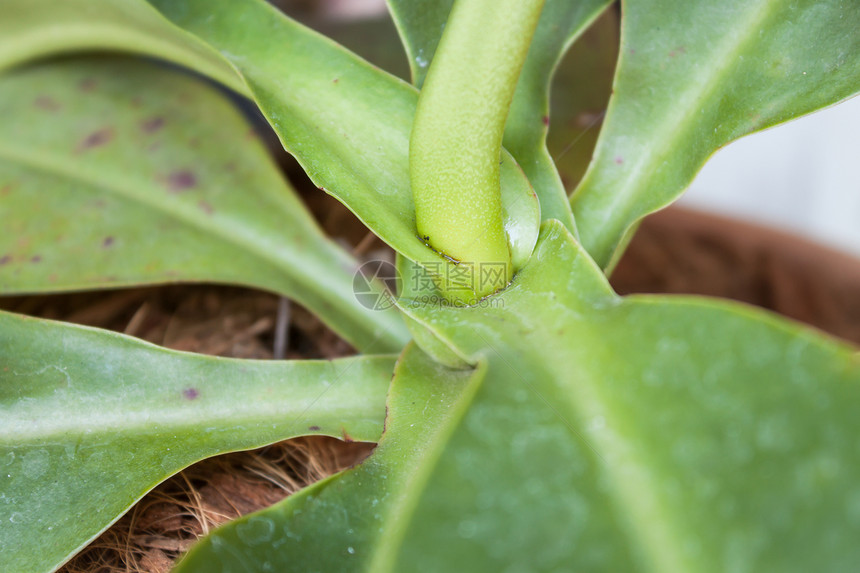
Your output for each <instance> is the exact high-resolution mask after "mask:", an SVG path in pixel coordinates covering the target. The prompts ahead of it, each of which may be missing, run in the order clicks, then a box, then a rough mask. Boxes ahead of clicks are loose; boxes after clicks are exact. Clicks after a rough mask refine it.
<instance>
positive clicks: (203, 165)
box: [0, 58, 408, 351]
mask: <svg viewBox="0 0 860 573" xmlns="http://www.w3.org/2000/svg"><path fill="white" fill-rule="evenodd" d="M0 116H2V117H3V118H4V120H3V122H0V221H2V225H3V230H4V232H3V233H2V234H0V292H2V293H5V294H10V293H25V292H48V291H61V290H70V289H86V288H104V287H117V286H124V285H132V284H142V283H148V284H151V283H162V282H176V281H215V282H226V283H238V284H245V285H250V286H255V287H259V288H264V289H268V290H271V291H275V292H279V293H282V294H285V295H287V296H290V297H292V298H295V299H296V300H297V301H298V302H300V303H301V304H303V305H305V306H307V307H308V308H309V309H310V310H312V311H313V312H315V313H317V314H318V315H319V316H320V317H321V318H322V319H323V320H325V321H326V322H327V323H328V324H329V325H331V326H332V327H333V328H334V329H335V330H336V331H337V332H339V333H340V334H342V335H343V336H344V337H345V338H346V339H347V340H349V341H350V342H352V343H353V344H355V345H356V346H357V347H359V348H365V349H367V350H368V351H391V350H395V351H396V350H399V349H400V348H402V347H403V345H404V344H405V341H406V340H408V333H407V332H406V329H405V328H404V326H403V324H402V321H401V320H400V317H398V316H396V314H395V313H394V312H393V311H391V312H380V311H371V310H368V309H366V308H364V307H363V306H361V305H360V304H359V303H358V302H357V301H356V299H355V295H354V294H353V292H352V281H353V274H354V272H355V269H356V268H357V263H356V262H355V260H354V259H352V258H351V257H350V256H348V255H347V254H346V253H344V252H343V251H342V250H341V249H340V248H339V247H337V246H336V245H334V244H333V243H331V242H330V241H329V240H328V239H327V238H326V237H325V236H324V235H323V233H322V232H321V231H320V230H319V228H318V227H317V226H316V224H315V223H314V222H313V219H312V217H311V216H310V214H309V213H308V212H307V210H306V209H305V208H304V206H303V205H302V203H301V202H300V201H299V199H298V198H297V197H296V196H295V194H294V193H293V192H292V190H291V189H290V188H289V187H288V185H287V183H286V182H285V181H284V179H283V178H282V176H281V175H280V173H279V171H278V168H277V166H276V165H275V164H274V163H273V162H272V161H271V160H270V159H269V158H268V156H267V154H266V151H265V150H264V148H263V146H262V145H261V144H260V143H259V142H258V141H256V138H255V136H254V135H253V132H252V131H251V129H250V127H249V126H248V124H247V123H246V122H245V120H244V119H243V118H242V117H241V116H240V114H239V113H238V112H237V111H236V110H235V109H234V108H233V106H232V105H231V104H230V103H229V101H227V100H226V99H225V98H224V96H222V95H221V94H219V93H218V92H217V91H215V90H213V89H212V88H211V87H210V86H207V85H206V84H204V83H201V82H200V81H199V80H197V79H194V78H191V77H188V76H186V75H183V74H180V73H178V72H176V71H171V70H167V69H164V68H160V67H158V66H155V65H153V64H151V63H146V62H143V61H140V60H130V59H118V58H117V59H74V60H62V61H59V62H55V63H49V64H43V65H39V66H36V67H32V68H25V69H20V70H17V71H14V72H12V73H8V74H6V75H5V76H3V77H0ZM213 118H217V121H213Z"/></svg>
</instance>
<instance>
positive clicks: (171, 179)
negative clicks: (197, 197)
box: [167, 171, 197, 193]
mask: <svg viewBox="0 0 860 573" xmlns="http://www.w3.org/2000/svg"><path fill="white" fill-rule="evenodd" d="M196 185H197V176H196V175H194V173H192V172H190V171H174V172H173V173H171V174H170V175H168V176H167V189H168V191H170V192H171V193H181V192H182V191H186V190H188V189H191V188H192V187H195V186H196Z"/></svg>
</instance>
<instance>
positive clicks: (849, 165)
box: [680, 97, 860, 256]
mask: <svg viewBox="0 0 860 573" xmlns="http://www.w3.org/2000/svg"><path fill="white" fill-rule="evenodd" d="M680 204H681V205H684V206H687V207H691V208H695V209H700V210H707V211H712V212H717V213H723V214H727V215H730V216H734V217H739V218H742V219H746V220H749V221H753V222H759V223H764V224H766V225H769V226H772V227H778V228H781V229H785V230H788V231H791V232H793V233H796V234H800V235H804V236H806V237H809V238H811V239H813V240H815V241H818V242H820V243H824V244H827V245H830V246H833V247H836V248H838V249H840V250H842V251H846V252H849V253H852V254H854V255H858V256H860V97H855V98H853V99H851V100H849V101H846V102H843V103H841V104H838V105H835V106H832V107H830V108H827V109H824V110H821V111H819V112H816V113H813V114H811V115H808V116H805V117H802V118H800V119H797V120H794V121H791V122H789V123H786V124H783V125H779V126H776V127H774V128H771V129H769V130H767V131H763V132H761V133H756V134H753V135H750V136H748V137H745V138H743V139H741V140H739V141H736V142H734V143H732V144H730V145H728V146H727V147H725V148H724V149H722V150H720V151H718V152H717V153H716V155H715V156H713V157H712V158H711V160H710V161H709V162H708V163H707V164H706V165H705V167H704V169H702V171H701V172H700V173H699V175H698V177H697V178H696V180H695V181H694V182H693V184H692V185H691V187H690V189H689V190H688V191H687V193H686V194H685V195H684V196H683V198H682V199H681V201H680Z"/></svg>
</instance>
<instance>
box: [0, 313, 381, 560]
mask: <svg viewBox="0 0 860 573" xmlns="http://www.w3.org/2000/svg"><path fill="white" fill-rule="evenodd" d="M393 368H394V358H393V357H381V356H380V357H360V358H345V359H340V360H334V361H253V360H235V359H225V358H214V357H204V356H198V355H192V354H185V353H180V352H174V351H169V350H165V349H162V348H158V347H155V346H152V345H150V344H147V343H144V342H140V341H138V340H135V339H132V338H129V337H125V336H122V335H119V334H114V333H109V332H105V331H100V330H96V329H91V328H84V327H79V326H71V325H64V324H60V323H52V322H48V321H43V320H36V319H33V318H27V317H24V316H17V315H13V314H8V313H0V500H2V503H0V523H2V524H3V526H2V527H0V545H2V547H3V551H0V570H2V571H10V572H11V571H15V572H16V573H29V572H43V571H46V570H53V568H55V567H58V566H59V565H60V564H61V563H62V562H63V561H65V560H66V559H68V558H69V557H70V556H71V555H72V554H73V553H74V552H75V551H76V550H77V549H79V548H80V547H82V546H83V545H84V544H86V543H87V542H88V541H89V540H91V539H92V538H93V537H94V536H96V535H97V534H98V533H99V532H101V531H102V530H104V529H105V528H106V527H107V526H108V525H109V524H110V523H112V522H113V521H114V520H115V519H117V518H118V517H119V516H120V515H121V514H122V513H124V512H125V511H126V510H127V509H128V508H129V507H130V506H131V505H132V504H133V503H134V502H135V501H136V500H138V499H139V498H140V497H141V496H142V495H143V494H144V493H146V492H147V491H148V490H149V489H151V488H152V487H154V486H155V485H157V484H158V483H159V482H160V481H162V480H163V479H165V478H167V477H168V476H170V475H172V474H174V473H176V472H177V471H179V470H180V469H182V468H184V467H185V466H187V465H189V464H191V463H193V462H195V461H198V460H200V459H203V458H206V457H209V456H212V455H215V454H220V453H224V452H228V451H234V450H239V449H247V448H254V447H259V446H262V445H265V444H268V443H271V442H274V441H278V440H282V439H286V438H289V437H293V436H298V435H307V434H323V435H329V436H336V437H344V436H349V437H350V438H351V439H353V440H361V441H373V440H376V439H378V437H379V435H380V433H381V431H382V424H383V419H384V415H385V395H386V390H387V388H388V383H389V379H390V376H391V371H392V369H393Z"/></svg>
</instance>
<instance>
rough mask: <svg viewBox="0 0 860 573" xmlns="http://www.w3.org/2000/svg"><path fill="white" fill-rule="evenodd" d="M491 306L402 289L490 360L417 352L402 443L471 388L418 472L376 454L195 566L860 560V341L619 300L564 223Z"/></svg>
mask: <svg viewBox="0 0 860 573" xmlns="http://www.w3.org/2000/svg"><path fill="white" fill-rule="evenodd" d="M484 303H485V304H482V305H480V306H476V307H470V308H446V307H441V308H440V307H439V306H432V307H425V306H423V305H422V304H421V303H420V302H416V303H415V304H410V303H409V301H405V300H404V301H401V304H402V305H403V306H404V308H406V309H408V310H409V311H410V312H411V313H412V315H413V316H414V317H415V318H416V319H417V320H419V321H421V322H423V323H424V324H425V325H426V326H427V327H428V328H429V329H431V330H432V331H433V332H435V333H436V334H437V335H438V336H440V337H443V338H445V339H446V340H447V341H448V342H450V343H451V344H452V345H454V346H456V347H457V348H458V349H459V350H460V351H461V352H462V353H463V354H464V355H465V356H467V357H468V358H469V359H470V360H471V361H473V362H475V363H477V364H479V368H478V369H477V370H475V371H473V374H472V377H473V378H472V381H471V382H470V383H469V384H468V386H466V387H464V388H465V389H464V390H462V391H461V393H460V394H459V395H458V397H455V398H454V399H453V400H452V399H451V398H448V399H446V398H444V397H442V396H441V393H442V392H445V391H446V390H447V389H449V388H450V386H449V382H450V376H451V374H449V373H447V372H445V371H441V370H438V369H437V371H436V372H433V371H427V370H426V366H424V364H425V362H426V358H422V357H420V355H417V354H415V353H412V352H407V354H406V355H405V356H404V357H403V358H402V359H401V362H400V364H399V365H398V372H399V373H401V375H402V374H403V373H409V372H415V373H418V376H416V377H412V376H403V377H402V378H400V379H399V380H397V381H395V385H394V388H395V389H397V388H398V384H399V391H400V392H404V391H405V389H406V388H407V387H408V386H411V387H412V388H413V391H415V392H418V390H415V389H417V388H423V387H425V385H426V386H429V387H431V388H435V390H434V391H435V392H436V394H435V395H433V394H430V395H427V394H423V395H422V394H420V393H419V394H418V395H413V396H410V397H409V398H408V399H407V400H406V401H405V402H407V403H409V404H410V406H411V408H410V409H409V410H406V409H404V410H402V412H403V420H402V421H400V420H398V423H397V425H392V426H389V430H388V431H387V432H386V433H385V435H384V436H383V442H382V443H383V444H384V443H386V440H391V443H392V444H393V443H395V442H396V440H398V436H399V435H401V434H408V432H410V431H414V430H413V426H411V425H410V424H415V426H414V428H422V424H423V423H424V421H425V419H426V418H425V417H424V415H423V413H422V412H423V409H424V408H425V407H426V408H430V409H431V412H432V411H433V410H432V408H434V407H440V405H442V404H445V403H446V402H447V403H449V404H451V405H450V406H448V409H449V411H450V413H449V414H448V415H446V416H442V417H438V418H436V417H435V416H434V414H432V413H431V414H430V416H428V418H429V419H430V420H431V423H430V425H429V427H426V428H422V429H421V430H420V431H421V432H422V436H423V437H424V439H423V440H421V441H420V442H416V443H418V444H419V445H418V446H416V445H414V443H412V442H410V441H409V440H412V439H414V438H412V437H404V438H403V439H404V445H406V446H408V447H407V449H405V451H404V453H403V454H402V457H400V458H398V459H399V460H402V463H403V464H408V465H409V467H408V468H407V467H405V466H401V467H396V466H382V467H385V468H386V473H383V475H388V476H391V477H389V478H387V480H386V479H382V478H379V477H374V478H371V477H369V476H370V475H372V474H371V473H370V472H371V468H378V467H380V466H375V465H374V464H376V463H379V464H383V463H385V462H386V461H387V458H385V457H384V455H380V457H379V458H377V457H376V454H374V456H372V457H371V458H369V459H368V460H367V461H366V462H365V463H364V464H363V466H362V467H361V468H360V469H358V470H355V471H352V472H347V473H345V474H342V475H340V476H337V477H334V478H332V479H330V480H328V481H326V482H324V483H323V484H320V485H318V486H315V487H312V488H310V489H307V490H305V491H304V492H302V493H300V494H299V495H298V496H296V497H294V498H292V499H290V500H288V501H287V502H286V503H284V504H283V505H282V506H280V508H279V509H278V510H275V511H274V512H266V513H263V514H260V516H259V517H258V518H254V517H251V518H246V519H245V520H243V521H242V522H240V523H239V524H237V525H235V526H230V527H229V528H228V529H225V530H221V531H223V532H224V533H223V534H221V533H220V532H219V533H216V534H215V537H213V538H212V539H210V540H209V541H207V542H206V543H205V545H202V546H200V547H199V548H198V549H197V550H196V551H194V552H193V553H192V554H191V558H190V559H189V563H188V568H186V569H183V570H182V571H183V572H188V571H209V570H212V567H213V566H214V563H220V564H222V566H223V567H224V568H223V571H225V572H230V571H242V572H243V573H247V572H250V571H265V570H266V565H265V564H266V563H269V565H270V566H274V568H275V570H278V571H293V570H295V571H308V570H338V571H373V572H374V573H382V572H386V571H397V572H398V573H399V572H410V571H469V572H475V573H478V572H484V571H486V572H493V573H495V572H497V571H643V572H644V571H667V572H670V571H677V572H690V571H697V572H709V571H713V572H718V571H739V570H745V571H798V572H805V571H811V570H822V569H825V570H828V571H851V570H853V568H854V565H855V564H856V563H857V562H858V560H860V547H858V545H857V543H856V539H857V537H858V535H860V505H858V503H857V499H858V492H860V489H858V486H857V484H858V483H860V450H858V448H857V439H856V436H857V435H858V433H860V419H858V417H857V416H856V415H855V414H856V406H857V404H858V402H859V401H860V354H858V353H857V350H856V349H854V348H850V347H848V346H846V345H844V344H842V343H839V342H837V341H834V340H832V339H829V338H827V337H825V336H823V335H821V334H818V333H816V332H814V331H812V330H810V329H807V328H804V327H801V326H799V325H795V324H793V323H790V322H788V321H786V320H783V319H779V318H777V317H774V316H772V315H770V314H767V313H765V312H762V311H759V310H755V309H752V308H750V307H746V306H743V305H739V304H736V303H726V302H718V301H711V300H707V299H701V298H693V297H659V296H633V297H628V298H619V297H617V296H616V295H615V294H614V293H613V292H612V291H611V290H610V288H609V286H608V284H607V283H606V282H605V279H604V277H603V275H602V272H601V270H600V269H599V268H598V267H597V265H595V264H594V263H593V261H592V260H591V259H590V258H589V257H588V255H587V254H586V253H585V252H584V250H582V248H581V247H579V246H578V245H577V244H576V242H575V241H574V240H573V238H572V236H571V235H570V234H569V232H567V231H566V229H564V227H562V226H561V224H559V223H557V222H555V223H547V224H545V225H544V227H543V232H542V235H541V239H540V240H539V242H538V246H537V248H536V251H535V254H534V256H533V257H532V260H531V262H530V264H529V265H528V266H527V267H526V268H524V269H523V270H522V271H521V272H520V273H519V275H518V276H517V277H516V278H515V279H514V283H513V285H512V286H511V287H509V288H508V289H507V290H506V291H505V292H503V293H501V294H499V295H496V296H494V297H490V298H488V299H486V300H485V301H484ZM437 368H438V367H437ZM467 372H468V371H467ZM431 377H432V378H434V380H432V381H431V382H428V381H427V380H428V378H431ZM482 380H483V382H482ZM407 384H408V386H407ZM393 396H395V394H392V401H391V402H390V404H389V406H390V408H392V410H397V408H396V407H395V404H397V402H396V400H395V398H394V397H393ZM431 396H438V397H431ZM439 400H441V402H440V401H439ZM419 410H421V412H419ZM416 449H417V451H416ZM382 452H384V450H383V448H382V447H380V448H379V451H378V452H377V453H380V454H381V453H382ZM365 468H367V469H366V470H365ZM362 472H366V473H362ZM403 475H411V476H413V477H412V478H411V480H410V481H407V480H406V479H404V478H403V477H402V476H403ZM377 508H379V509H377ZM380 530H381V531H380ZM282 532H283V533H282ZM282 553H283V554H285V555H290V556H294V559H296V561H275V560H277V559H279V555H281V554H282ZM299 560H301V561H299ZM294 564H295V568H294V569H293V568H291V566H292V565H294ZM192 565H197V567H192ZM207 567H209V568H208V569H207Z"/></svg>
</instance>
